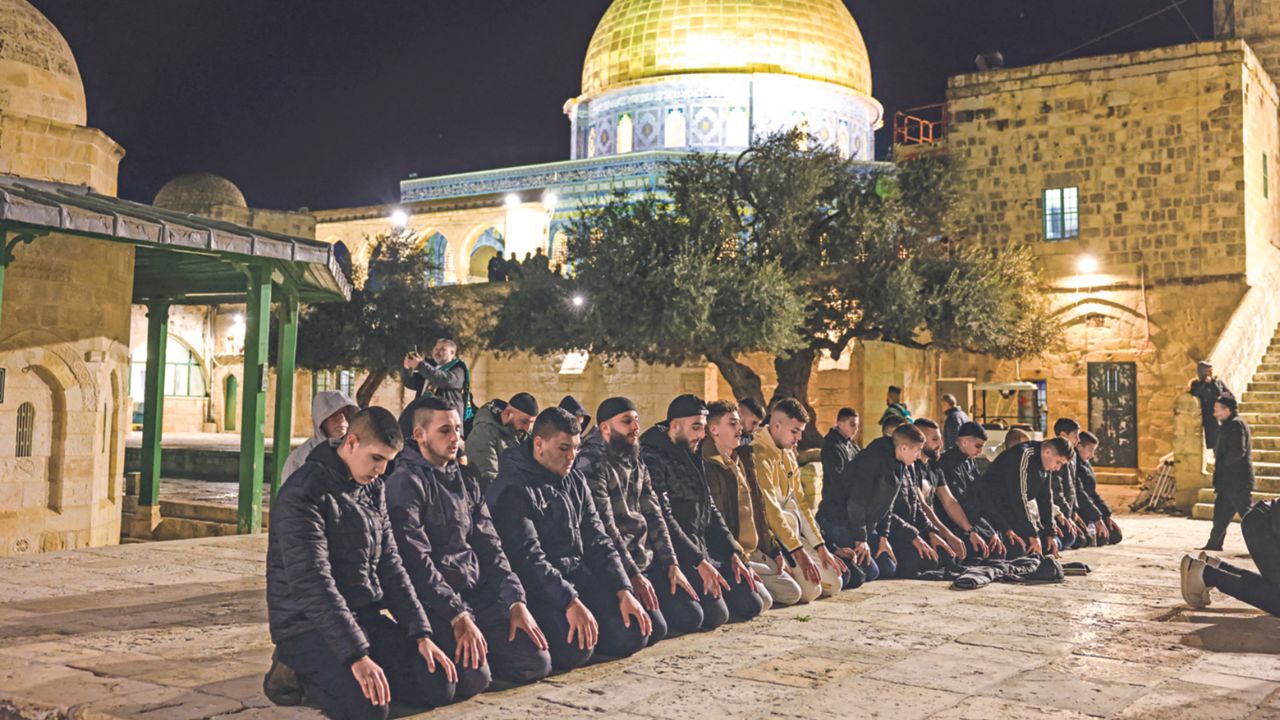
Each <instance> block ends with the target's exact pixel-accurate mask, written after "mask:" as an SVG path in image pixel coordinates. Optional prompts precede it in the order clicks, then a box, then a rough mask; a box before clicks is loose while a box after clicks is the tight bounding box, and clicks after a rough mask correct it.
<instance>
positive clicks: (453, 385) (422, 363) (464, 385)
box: [400, 338, 475, 423]
mask: <svg viewBox="0 0 1280 720" xmlns="http://www.w3.org/2000/svg"><path fill="white" fill-rule="evenodd" d="M400 379H401V381H402V382H403V383H404V386H405V387H407V388H409V389H410V390H413V391H414V395H413V399H414V400H417V399H418V398H420V397H422V396H423V395H434V396H436V397H438V398H440V399H442V400H444V401H445V402H447V403H449V404H450V405H452V406H453V407H454V408H455V409H457V411H458V417H460V418H462V422H463V423H466V422H467V421H469V420H470V419H471V416H472V415H473V414H474V411H475V408H473V407H471V371H470V370H469V369H467V364H466V363H465V362H463V361H462V360H461V359H460V358H459V357H458V344H457V343H455V342H454V341H452V340H450V339H449V338H440V339H439V340H437V341H436V344H435V346H434V347H432V348H431V358H430V359H424V358H423V357H422V356H421V355H419V354H418V352H417V351H416V350H414V351H413V352H411V353H408V354H407V355H405V356H404V368H403V370H402V371H401V373H400Z"/></svg>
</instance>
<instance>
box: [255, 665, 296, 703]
mask: <svg viewBox="0 0 1280 720" xmlns="http://www.w3.org/2000/svg"><path fill="white" fill-rule="evenodd" d="M262 693H263V694H264V695H266V696H267V699H268V700H270V701H271V702H273V703H275V704H276V705H282V706H284V707H293V706H295V705H301V704H302V703H303V693H302V683H300V682H298V675H297V674H296V673H294V672H293V668H291V667H289V666H288V665H285V664H284V663H283V662H282V661H281V660H280V658H279V656H278V655H277V653H276V652H272V653H271V669H270V670H268V671H267V674H266V675H264V676H263V677H262Z"/></svg>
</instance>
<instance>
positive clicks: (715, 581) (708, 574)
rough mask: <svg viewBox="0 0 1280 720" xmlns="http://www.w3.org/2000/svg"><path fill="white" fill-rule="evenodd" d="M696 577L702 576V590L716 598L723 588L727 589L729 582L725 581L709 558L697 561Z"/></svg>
mask: <svg viewBox="0 0 1280 720" xmlns="http://www.w3.org/2000/svg"><path fill="white" fill-rule="evenodd" d="M698 577H700V578H702V592H703V594H705V595H710V596H711V597H713V598H718V597H720V596H721V594H723V593H724V591H725V590H728V589H729V583H727V582H725V579H724V577H723V576H721V575H720V571H719V570H716V568H715V566H714V565H712V564H711V561H710V560H703V561H702V562H700V563H698Z"/></svg>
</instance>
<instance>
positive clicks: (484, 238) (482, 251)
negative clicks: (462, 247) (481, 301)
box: [467, 228, 507, 280]
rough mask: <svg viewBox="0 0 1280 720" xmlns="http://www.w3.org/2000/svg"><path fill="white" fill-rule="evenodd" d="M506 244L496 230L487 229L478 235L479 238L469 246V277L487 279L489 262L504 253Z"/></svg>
mask: <svg viewBox="0 0 1280 720" xmlns="http://www.w3.org/2000/svg"><path fill="white" fill-rule="evenodd" d="M506 248H507V244H506V241H505V240H503V238H502V233H500V232H498V230H497V229H496V228H488V229H486V230H485V231H484V232H482V233H480V237H478V238H476V242H475V244H474V245H472V246H471V263H470V266H469V268H468V270H467V271H468V272H469V273H470V274H471V277H473V278H477V279H480V280H484V279H487V278H488V277H489V261H490V260H492V259H493V257H494V256H495V255H501V254H502V253H504V252H506Z"/></svg>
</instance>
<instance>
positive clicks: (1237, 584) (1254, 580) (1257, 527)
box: [1204, 503, 1280, 616]
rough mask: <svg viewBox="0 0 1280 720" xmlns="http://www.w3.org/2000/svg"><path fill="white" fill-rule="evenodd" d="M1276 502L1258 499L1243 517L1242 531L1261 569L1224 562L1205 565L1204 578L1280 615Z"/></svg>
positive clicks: (1279, 541) (1222, 588)
mask: <svg viewBox="0 0 1280 720" xmlns="http://www.w3.org/2000/svg"><path fill="white" fill-rule="evenodd" d="M1275 506H1276V503H1258V504H1257V505H1255V506H1254V507H1253V509H1252V510H1250V511H1249V512H1247V513H1246V514H1245V516H1244V517H1243V518H1242V519H1241V520H1240V532H1241V534H1243V535H1244V544H1245V545H1246V546H1248V548H1249V555H1251V556H1252V557H1253V563H1254V564H1255V565H1257V566H1258V572H1253V571H1252V570H1246V569H1244V568H1241V567H1236V566H1235V565H1231V564H1230V563H1227V562H1220V563H1219V566H1218V567H1216V568H1215V567H1213V566H1212V565H1210V566H1209V567H1206V568H1205V569H1204V581H1205V584H1207V585H1208V586H1209V587H1216V588H1218V589H1219V590H1221V591H1222V592H1224V593H1226V594H1228V595H1230V596H1231V597H1233V598H1236V599H1237V600H1243V601H1244V602H1247V603H1249V604H1250V605H1252V606H1254V607H1256V608H1258V609H1260V610H1265V611H1267V612H1269V613H1271V614H1272V615H1277V616H1280V533H1277V532H1276V525H1275V522H1274V518H1272V515H1271V514H1272V513H1274V512H1277V511H1278V510H1277V509H1276V507H1275Z"/></svg>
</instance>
